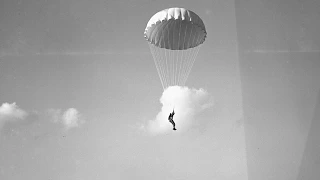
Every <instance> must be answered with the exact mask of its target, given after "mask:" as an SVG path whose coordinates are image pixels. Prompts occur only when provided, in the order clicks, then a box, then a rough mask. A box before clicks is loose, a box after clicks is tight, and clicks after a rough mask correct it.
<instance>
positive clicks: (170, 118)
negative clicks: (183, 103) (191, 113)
mask: <svg viewBox="0 0 320 180" xmlns="http://www.w3.org/2000/svg"><path fill="white" fill-rule="evenodd" d="M174 114H175V113H174V109H173V111H172V113H170V114H169V117H168V120H169V122H171V124H172V125H173V130H177V129H176V124H175V123H174V121H173V116H174Z"/></svg>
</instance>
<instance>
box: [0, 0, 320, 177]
mask: <svg viewBox="0 0 320 180" xmlns="http://www.w3.org/2000/svg"><path fill="white" fill-rule="evenodd" d="M169 7H184V8H187V9H190V10H192V11H194V12H195V13H197V14H198V15H199V16H200V17H201V18H202V20H203V21H204V24H205V25H206V30H207V33H208V36H207V39H206V41H205V42H204V44H203V46H202V47H201V50H200V52H199V54H198V57H197V60H196V62H195V64H194V66H193V69H192V71H191V74H190V76H189V79H188V81H187V83H186V86H188V87H189V88H196V89H199V88H203V89H205V90H206V91H207V92H208V93H209V94H210V95H211V96H212V97H213V99H214V105H213V106H212V107H210V108H209V109H207V110H205V111H203V112H201V113H199V114H197V116H196V118H195V119H194V127H193V128H190V129H189V131H186V132H183V133H181V132H178V131H177V132H175V133H169V134H164V135H163V134H162V135H158V136H152V135H150V134H148V133H146V132H144V131H141V129H140V128H139V127H140V125H141V124H144V123H146V122H147V121H149V120H153V119H155V117H156V115H157V113H158V112H159V111H160V109H161V106H162V105H161V104H160V102H159V99H160V97H161V95H162V92H163V89H162V86H161V83H160V80H159V77H158V74H157V72H156V68H155V66H154V62H153V60H152V55H151V53H150V50H149V47H148V45H147V43H146V41H145V39H144V37H143V32H144V28H145V26H146V23H147V22H148V20H149V19H150V17H151V16H152V15H153V14H155V13H156V12H158V11H160V10H162V9H166V8H169ZM319 9H320V1H316V0H307V1H298V0H237V1H233V0H214V1H211V0H200V1H189V0H180V1H172V0H171V1H167V0H163V1H150V0H148V1H147V0H126V1H124V0H113V1H111V0H90V1H88V0H64V1H54V0H53V1H49V0H43V1H40V0H1V2H0V179H4V180H21V179H34V180H43V179H51V180H56V179H57V180H58V179H61V180H73V179H74V180H76V179H77V180H82V179H83V180H86V179H97V180H99V179H156V180H157V179H190V180H191V179H225V180H235V179H237V180H247V179H250V180H256V179H259V180H267V179H268V180H271V179H272V180H273V179H274V180H279V179H281V180H293V179H297V180H302V179H310V180H317V179H319V177H320V173H319V171H318V170H317V169H320V155H319V152H320V140H319V138H317V137H319V136H320V133H319V131H318V129H319V128H320V123H319V121H320V114H319V112H320V82H319V77H320V60H319V59H320V53H319V50H320V36H319V33H318V32H320V22H319V19H320V14H319ZM14 103H15V104H14ZM177 113H178V112H177ZM177 126H178V125H177Z"/></svg>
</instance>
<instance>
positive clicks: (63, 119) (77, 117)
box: [47, 108, 84, 130]
mask: <svg viewBox="0 0 320 180" xmlns="http://www.w3.org/2000/svg"><path fill="white" fill-rule="evenodd" d="M47 113H48V115H49V116H50V117H51V119H52V121H53V122H55V123H61V124H63V125H64V127H65V128H66V129H67V130H68V129H71V128H75V127H78V126H79V125H81V124H83V123H84V119H83V117H82V115H81V114H80V112H79V111H78V110H77V109H75V108H69V109H67V110H66V111H65V112H63V113H62V111H61V109H48V110H47Z"/></svg>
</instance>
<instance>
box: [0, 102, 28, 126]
mask: <svg viewBox="0 0 320 180" xmlns="http://www.w3.org/2000/svg"><path fill="white" fill-rule="evenodd" d="M27 116H28V113H27V112H26V111H24V110H22V109H20V108H19V107H18V106H17V105H16V103H15V102H14V103H12V104H9V103H3V104H2V105H1V106H0V128H1V127H2V125H3V124H4V123H5V122H9V121H17V120H24V119H25V118H26V117H27Z"/></svg>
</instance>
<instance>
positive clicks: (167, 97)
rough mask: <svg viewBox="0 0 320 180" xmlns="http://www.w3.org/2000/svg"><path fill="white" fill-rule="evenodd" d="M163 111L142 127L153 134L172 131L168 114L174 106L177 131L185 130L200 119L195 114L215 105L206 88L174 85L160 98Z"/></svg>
mask: <svg viewBox="0 0 320 180" xmlns="http://www.w3.org/2000/svg"><path fill="white" fill-rule="evenodd" d="M160 102H161V103H162V108H161V111H160V112H159V113H158V115H157V116H156V118H155V119H154V120H150V121H148V123H147V124H146V125H145V126H144V125H141V127H140V129H141V128H142V129H144V130H147V131H149V132H150V133H152V134H161V133H166V132H169V131H172V124H171V123H169V121H168V115H169V113H170V112H171V111H172V109H173V108H174V110H175V113H176V114H175V115H174V121H175V123H176V128H177V131H175V132H184V131H186V130H187V129H189V128H190V126H191V125H192V123H193V122H194V121H199V120H200V119H196V118H195V116H196V115H197V114H199V113H200V112H202V111H203V110H205V109H207V108H210V107H211V106H212V105H213V101H212V98H211V97H210V96H209V94H208V93H207V91H205V90H204V89H198V90H197V89H189V88H188V87H180V86H172V87H169V88H167V89H166V90H165V91H164V92H163V94H162V97H161V98H160Z"/></svg>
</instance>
